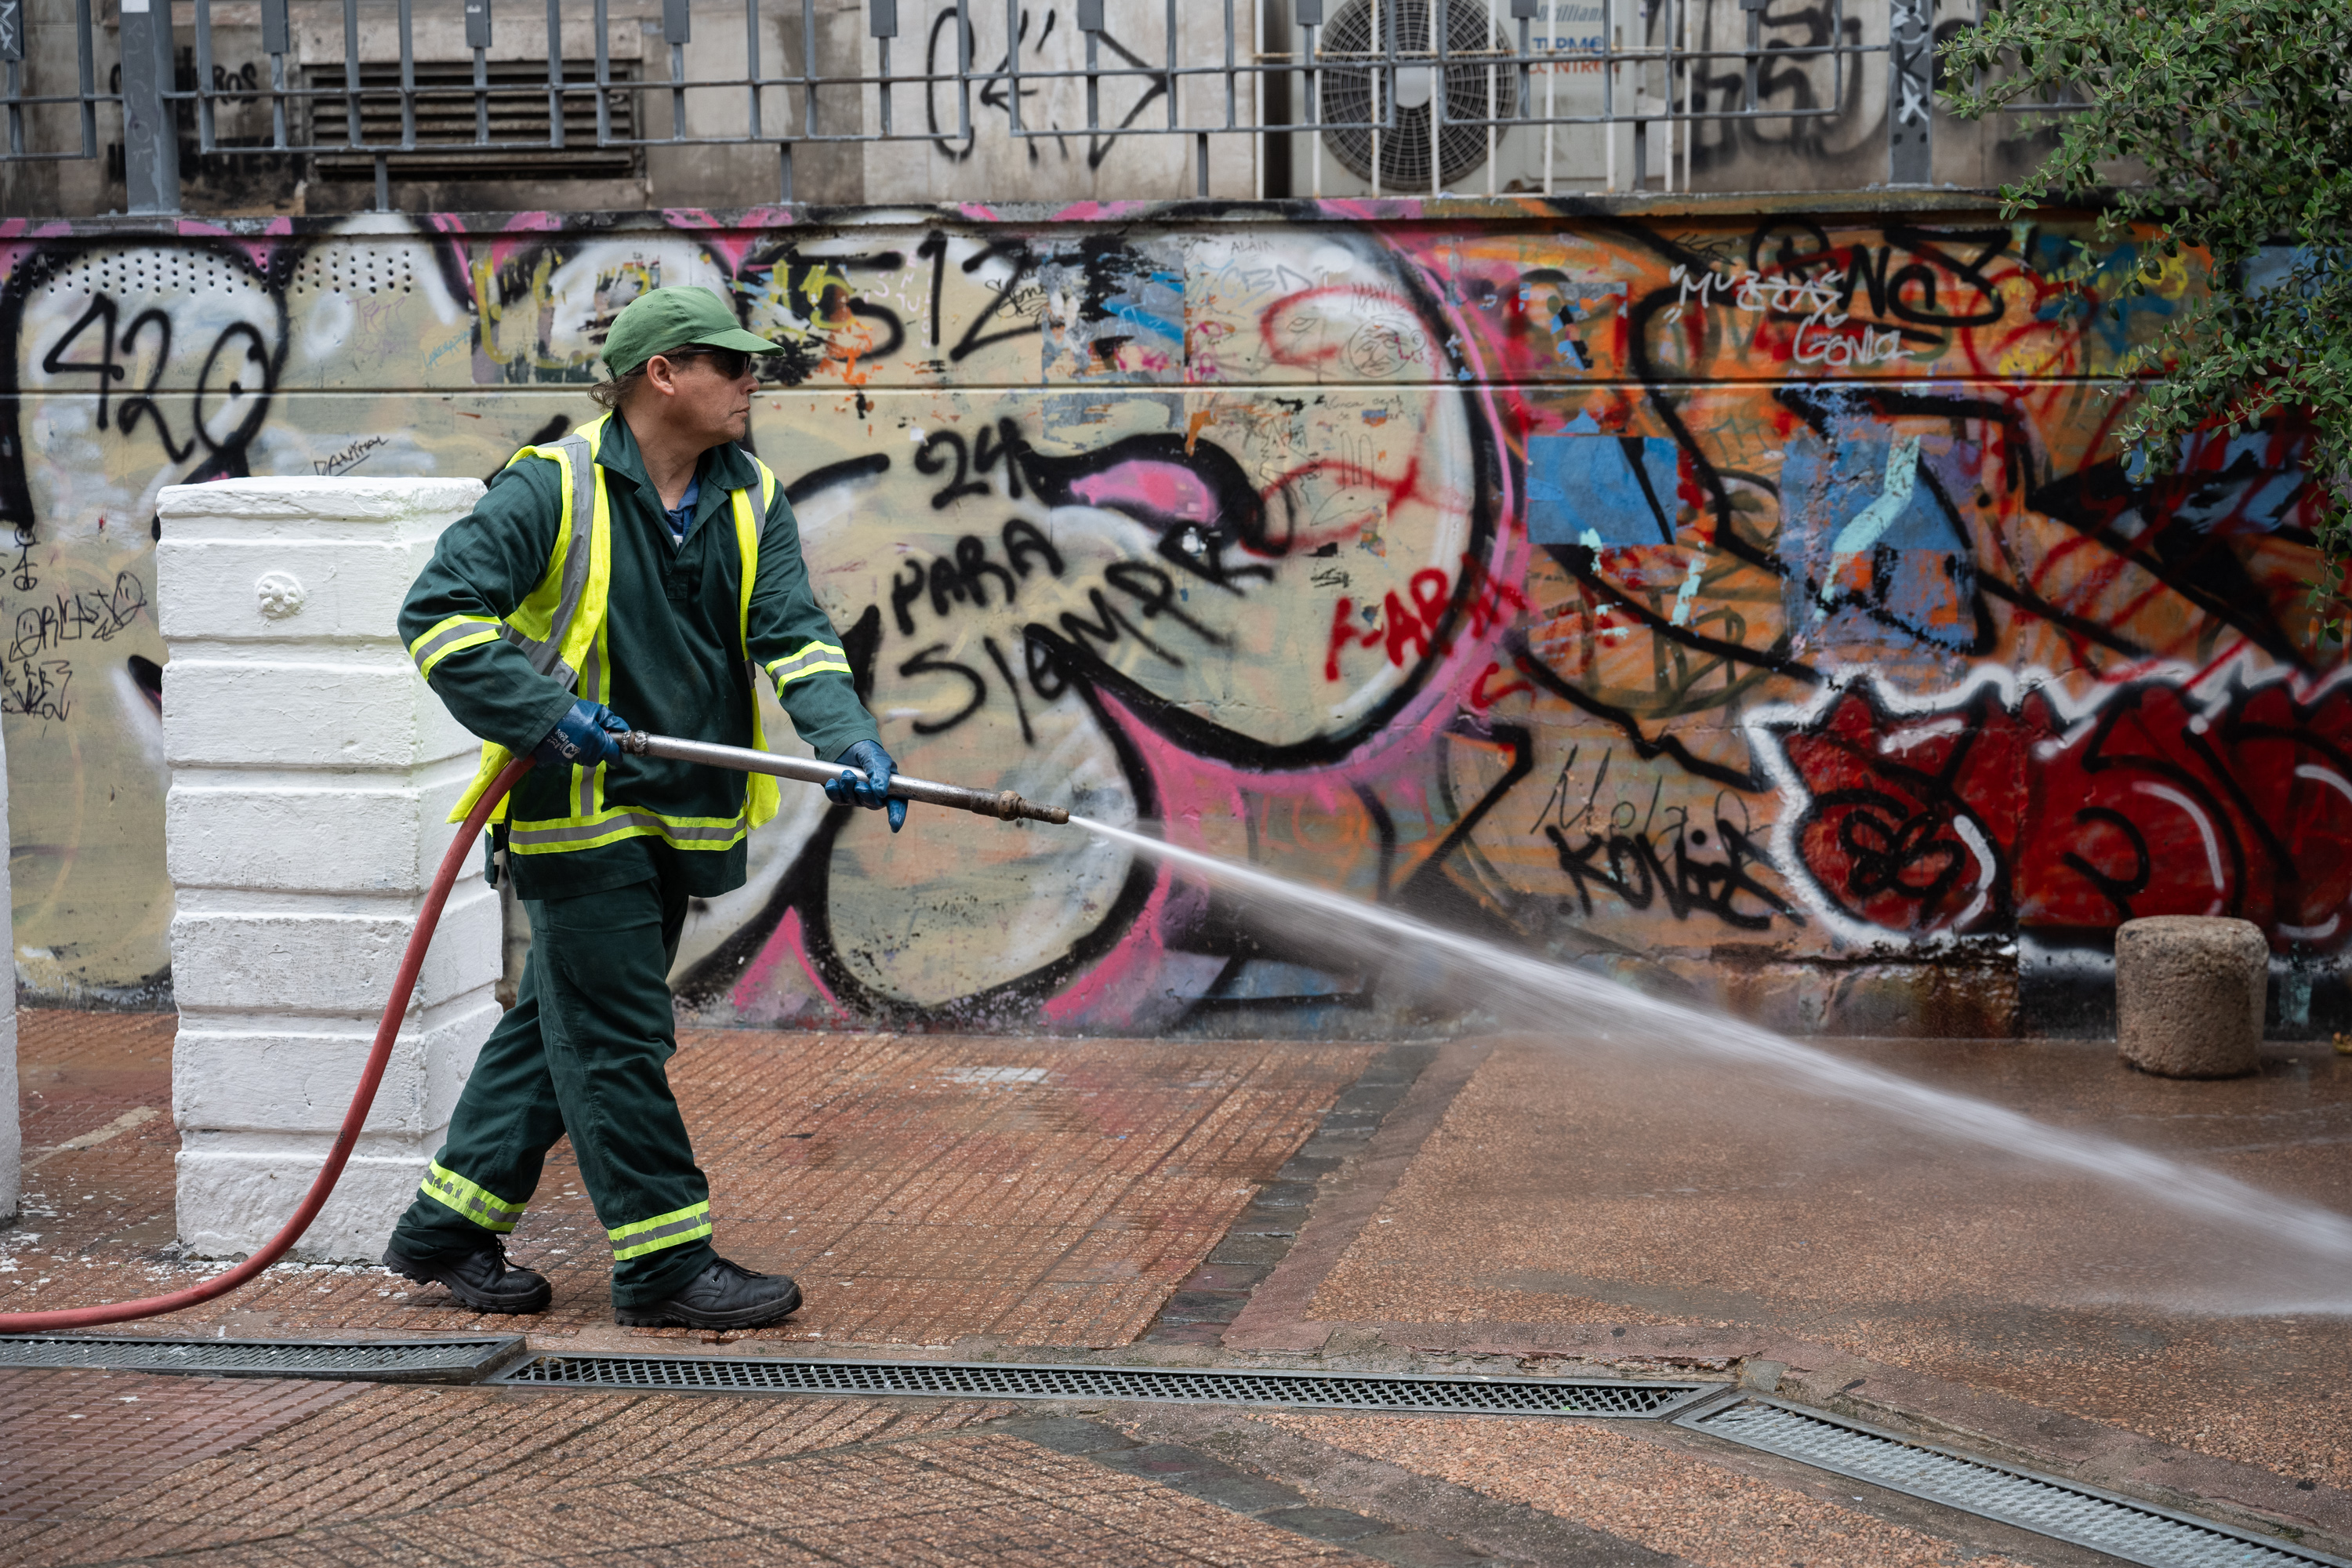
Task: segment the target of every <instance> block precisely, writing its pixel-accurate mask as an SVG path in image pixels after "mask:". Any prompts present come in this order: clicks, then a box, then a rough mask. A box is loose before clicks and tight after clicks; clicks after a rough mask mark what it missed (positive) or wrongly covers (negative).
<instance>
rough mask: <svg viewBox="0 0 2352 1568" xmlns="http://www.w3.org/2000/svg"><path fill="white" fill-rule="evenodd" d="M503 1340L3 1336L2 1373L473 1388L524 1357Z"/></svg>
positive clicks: (509, 1339)
mask: <svg viewBox="0 0 2352 1568" xmlns="http://www.w3.org/2000/svg"><path fill="white" fill-rule="evenodd" d="M523 1349H524V1346H523V1342H522V1340H521V1338H520V1336H516V1335H508V1336H506V1337H504V1338H500V1339H488V1340H484V1339H466V1340H454V1339H453V1340H394V1341H378V1342H374V1343H368V1344H354V1343H352V1342H349V1341H340V1340H151V1339H144V1338H141V1337H137V1336H132V1335H123V1336H120V1337H114V1338H100V1337H97V1336H88V1337H85V1336H81V1335H69V1334H8V1335H0V1367H49V1368H70V1367H103V1368H106V1369H108V1370H110V1371H113V1372H177V1373H201V1374H203V1375H205V1376H206V1377H324V1378H338V1379H345V1380H349V1381H352V1382H360V1383H472V1382H473V1381H475V1380H476V1379H477V1378H479V1377H480V1376H481V1375H482V1374H483V1373H487V1372H489V1371H491V1370H492V1369H494V1368H497V1367H500V1366H504V1365H505V1364H506V1363H508V1362H509V1361H512V1360H513V1359H514V1358H515V1357H516V1356H518V1355H520V1354H522V1353H523Z"/></svg>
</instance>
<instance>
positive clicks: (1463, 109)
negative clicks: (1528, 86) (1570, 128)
mask: <svg viewBox="0 0 2352 1568" xmlns="http://www.w3.org/2000/svg"><path fill="white" fill-rule="evenodd" d="M1376 4H1377V9H1378V11H1379V15H1380V30H1381V41H1385V42H1386V44H1387V45H1388V47H1389V48H1390V50H1391V51H1392V52H1393V53H1395V54H1397V55H1399V56H1419V57H1421V58H1422V60H1423V61H1425V62H1426V63H1415V64H1412V65H1401V66H1397V67H1395V68H1387V67H1381V68H1366V69H1350V68H1349V67H1348V66H1347V65H1346V64H1345V63H1341V62H1345V61H1346V60H1347V59H1348V58H1349V57H1351V56H1353V57H1357V58H1362V57H1364V56H1367V55H1377V54H1379V53H1381V41H1376V40H1375V38H1374V37H1373V34H1372V16H1373V12H1374V9H1375V5H1376ZM1436 10H1437V7H1435V6H1433V5H1431V4H1430V3H1429V0H1348V3H1347V4H1346V5H1342V6H1341V7H1340V8H1339V12H1338V14H1337V15H1335V16H1333V17H1332V18H1331V21H1330V24H1329V25H1328V26H1326V27H1325V28H1324V29H1323V34H1322V37H1320V38H1318V40H1317V44H1318V57H1319V58H1321V59H1322V60H1324V61H1326V62H1331V63H1328V64H1327V65H1326V67H1325V68H1324V69H1323V70H1322V71H1321V72H1320V73H1319V75H1320V77H1321V81H1322V103H1321V108H1320V110H1318V113H1317V115H1316V118H1317V119H1318V121H1327V122H1336V123H1339V124H1341V125H1349V124H1354V125H1359V126H1362V125H1370V124H1372V123H1376V122H1377V123H1381V124H1382V125H1387V124H1389V123H1390V122H1391V121H1393V126H1394V128H1393V129H1384V130H1382V131H1381V132H1378V133H1377V134H1378V138H1379V142H1380V170H1381V174H1380V184H1381V189H1383V190H1397V191H1406V192H1420V191H1426V190H1428V189H1429V188H1430V180H1429V171H1430V161H1431V150H1430V136H1429V132H1430V121H1431V118H1432V116H1431V112H1430V100H1432V99H1433V97H1434V96H1435V89H1436V88H1437V86H1438V85H1439V83H1438V79H1439V75H1440V72H1439V68H1438V66H1437V63H1436V58H1435V57H1436V54H1437V37H1436V35H1435V33H1434V32H1433V30H1432V26H1431V24H1432V22H1433V18H1434V15H1435V13H1436ZM1444 18H1445V52H1446V54H1447V55H1448V56H1449V57H1452V56H1460V55H1469V56H1474V57H1475V56H1476V55H1479V54H1483V53H1485V52H1486V51H1487V50H1489V49H1495V48H1500V47H1504V46H1503V40H1502V39H1501V37H1499V36H1498V35H1496V33H1494V32H1493V31H1492V30H1491V26H1490V24H1489V22H1488V19H1487V9H1486V5H1485V4H1484V0H1445V5H1444ZM1443 75H1444V92H1445V129H1444V133H1443V134H1442V135H1441V136H1440V137H1439V138H1438V143H1437V149H1436V154H1437V158H1436V161H1437V183H1438V184H1440V185H1441V186H1443V185H1451V184H1454V182H1455V181H1456V180H1459V179H1460V178H1462V176H1463V175H1465V174H1468V173H1470V172H1471V171H1472V170H1473V169H1475V168H1476V167H1478V165H1479V164H1480V163H1484V162H1486V127H1485V126H1483V125H1464V124H1460V123H1457V121H1464V120H1493V119H1496V118H1497V117H1499V116H1503V115H1507V114H1509V113H1510V112H1511V110H1512V109H1513V107H1514V106H1516V104H1517V101H1518V100H1517V89H1516V87H1515V86H1514V85H1513V82H1512V78H1511V75H1510V72H1509V71H1508V70H1507V69H1504V68H1496V67H1492V66H1482V65H1478V64H1476V63H1475V61H1473V62H1465V61H1462V60H1458V59H1454V58H1449V59H1448V60H1447V61H1446V64H1445V66H1444V73H1443ZM1374 135H1375V133H1374V132H1371V131H1369V130H1339V131H1326V132H1324V133H1323V142H1324V145H1325V146H1327V147H1328V148H1330V149H1331V155H1332V156H1333V157H1334V158H1337V159H1338V160H1339V162H1340V163H1343V164H1345V165H1346V166H1347V167H1348V169H1349V171H1350V172H1352V173H1353V174H1355V175H1356V176H1357V177H1358V178H1359V179H1365V180H1369V179H1370V178H1371V177H1372V142H1373V139H1374Z"/></svg>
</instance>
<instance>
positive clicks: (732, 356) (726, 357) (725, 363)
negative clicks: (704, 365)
mask: <svg viewBox="0 0 2352 1568" xmlns="http://www.w3.org/2000/svg"><path fill="white" fill-rule="evenodd" d="M655 357H656V358H658V359H666V360H667V361H669V363H672V364H677V363H682V362H683V361H686V360H690V359H707V360H709V362H710V368H711V369H713V370H715V371H717V372H718V373H719V375H720V377H721V378H722V379H724V380H727V381H740V380H741V379H742V377H743V373H744V372H745V371H747V370H749V369H751V355H750V354H749V353H746V352H744V351H743V350H741V349H705V348H690V349H679V350H677V352H676V353H666V354H658V355H656V356H655Z"/></svg>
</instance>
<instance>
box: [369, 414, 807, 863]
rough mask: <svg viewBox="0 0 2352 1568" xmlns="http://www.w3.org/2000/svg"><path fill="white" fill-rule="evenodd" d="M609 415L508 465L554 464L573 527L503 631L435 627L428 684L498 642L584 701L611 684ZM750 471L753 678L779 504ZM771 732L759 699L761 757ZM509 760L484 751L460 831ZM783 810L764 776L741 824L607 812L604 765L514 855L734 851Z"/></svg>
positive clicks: (763, 469) (741, 630) (420, 644)
mask: <svg viewBox="0 0 2352 1568" xmlns="http://www.w3.org/2000/svg"><path fill="white" fill-rule="evenodd" d="M611 417H612V416H611V415H609V414H608V415H604V416H601V417H599V418H596V419H592V420H590V421H589V422H588V423H587V424H585V425H583V426H581V427H580V428H579V429H577V430H575V431H573V432H572V434H571V435H569V436H566V437H563V438H562V440H560V441H557V442H554V443H552V444H551V445H548V446H543V447H524V448H522V450H520V451H519V452H517V453H516V454H515V455H514V457H513V458H511V459H510V460H509V463H508V467H509V468H511V467H513V466H514V464H516V463H520V462H521V461H522V460H523V459H524V458H544V459H547V460H548V461H551V462H553V463H555V464H556V465H557V472H558V473H559V474H560V475H561V476H562V481H561V482H562V506H563V512H564V517H565V519H566V521H567V524H568V526H567V527H566V528H565V529H564V530H563V531H562V533H560V534H559V535H558V536H557V538H556V542H555V550H554V553H553V554H552V555H551V557H550V558H549V560H548V563H547V571H546V573H545V574H543V575H542V576H541V578H540V580H539V583H538V584H537V585H536V586H535V587H533V588H532V589H531V591H530V594H529V595H527V596H526V597H525V598H524V600H523V602H522V603H521V604H520V605H517V606H516V608H515V611H514V613H513V614H512V615H510V616H507V617H506V619H505V620H504V621H502V622H499V621H485V620H482V619H480V618H479V617H467V616H452V617H450V619H448V620H446V621H443V622H442V623H441V624H440V625H438V626H434V627H432V628H431V629H430V630H428V631H426V632H425V635H424V636H423V637H419V638H417V639H416V641H415V643H414V644H412V645H410V647H409V655H410V657H411V658H414V659H415V660H416V665H417V668H418V669H419V670H421V671H423V672H425V674H428V675H429V674H430V673H431V672H432V667H433V666H434V665H435V664H437V663H439V662H440V660H441V659H443V658H446V657H447V656H448V655H450V654H452V653H454V652H456V651H457V649H458V648H460V647H474V646H476V645H477V644H479V643H484V642H488V641H490V640H491V639H492V638H494V637H501V636H502V637H505V638H506V639H507V640H508V641H509V642H510V643H512V644H514V645H515V646H516V647H519V648H520V649H522V650H523V653H524V654H525V656H526V657H527V658H530V663H531V668H534V669H537V670H538V671H539V672H540V673H541V674H542V675H548V676H551V677H553V678H554V679H557V680H560V681H562V682H563V684H564V685H565V686H566V687H568V688H570V689H572V691H573V692H575V693H576V694H577V695H578V696H579V697H580V698H581V699H582V700H584V701H589V702H602V701H604V695H605V693H606V691H608V690H609V689H610V688H611V686H612V674H613V668H612V666H613V661H612V653H611V649H610V647H608V646H607V643H606V640H605V610H606V606H607V605H608V603H609V601H610V599H611V594H612V581H613V511H612V499H611V496H610V494H609V492H608V491H607V489H606V488H605V482H604V468H602V467H601V466H600V465H598V463H597V462H596V454H597V451H598V450H599V448H600V447H601V446H602V443H603V440H604V426H605V422H606V421H607V420H609V419H610V418H611ZM751 462H752V466H753V467H754V468H757V469H758V470H759V473H760V495H759V500H758V503H757V507H756V510H755V508H754V503H753V501H752V499H751V490H750V489H749V488H748V487H747V488H745V489H736V490H730V491H729V492H728V500H729V503H730V511H731V512H732V513H733V516H734V523H735V545H736V550H737V552H738V553H739V554H740V557H741V560H742V572H743V589H742V594H741V597H740V605H739V606H738V609H739V622H738V626H737V628H736V630H737V636H738V637H740V639H741V640H740V643H739V645H738V646H739V647H741V648H742V650H743V654H744V664H745V666H746V668H752V666H751V587H752V584H753V583H754V582H755V580H756V579H757V576H758V574H759V563H760V530H761V526H762V525H763V524H764V523H765V521H766V520H767V515H768V508H769V507H771V506H772V505H773V504H774V502H775V495H776V476H775V474H774V473H773V472H772V470H771V469H770V468H768V466H767V465H766V464H765V463H762V462H761V461H760V460H759V459H758V458H752V459H751ZM811 646H812V647H816V646H819V645H814V644H812V645H811ZM843 668H845V669H846V668H847V667H846V666H844V667H843ZM752 684H753V686H754V688H755V689H756V687H757V686H758V684H759V677H758V674H757V673H756V670H755V672H754V674H753V676H752ZM764 731H765V727H764V726H763V725H762V724H761V721H760V705H759V701H758V699H757V696H756V694H755V695H754V698H753V700H752V704H751V743H752V744H753V745H754V746H756V747H759V748H761V749H763V750H764V749H765V747H766V745H767V740H766V735H765V732H764ZM513 760H514V753H513V752H509V751H508V750H507V749H506V748H505V747H504V746H501V745H499V744H497V743H496V742H483V745H482V760H481V765H480V766H479V767H478V769H476V770H475V773H474V779H473V782H472V784H469V785H468V786H467V790H466V792H465V794H464V795H461V796H459V798H458V801H457V805H456V806H455V807H454V808H453V809H452V810H451V811H450V813H449V820H450V821H452V822H462V821H464V820H465V818H466V814H467V812H468V811H470V810H472V809H473V805H474V803H475V802H476V801H477V800H479V799H480V798H481V795H482V792H483V791H485V790H486V789H488V787H489V785H490V781H491V780H493V779H495V778H496V777H497V776H498V774H499V771H500V770H501V769H503V768H504V767H505V766H506V765H507V763H510V762H512V761H513ZM778 804H779V793H778V790H777V787H776V781H775V780H774V779H773V778H771V777H769V776H768V775H767V774H765V773H754V774H752V775H751V785H750V788H749V789H748V790H747V791H746V794H745V798H744V802H743V805H744V810H743V813H742V815H741V816H735V817H729V818H719V817H703V816H664V815H662V814H661V813H659V812H654V811H647V810H645V809H643V808H642V807H632V806H607V805H605V804H604V768H603V766H602V765H599V766H597V767H593V768H582V767H574V768H572V771H571V778H570V779H569V781H567V784H566V787H565V791H564V805H566V806H567V807H568V808H569V810H568V812H567V814H566V815H565V816H557V817H545V818H540V819H537V820H531V821H525V820H522V819H520V818H517V819H515V820H513V821H512V822H511V823H509V828H508V836H507V845H508V847H509V850H511V851H512V852H513V853H515V854H518V855H553V854H562V853H563V852H565V851H567V850H574V849H593V848H596V847H600V846H602V845H606V844H614V843H617V842H619V841H620V840H622V839H624V838H640V837H660V838H662V839H664V840H665V841H667V843H669V844H671V845H673V846H675V847H677V848H680V849H727V848H731V847H734V846H735V845H737V844H739V843H740V842H742V840H743V837H744V835H745V834H746V833H748V832H749V831H750V830H751V828H754V827H757V826H759V825H760V824H761V823H763V822H765V821H767V820H768V819H769V818H770V817H772V816H775V814H776V808H777V805H778ZM491 820H492V821H494V822H504V821H507V820H508V816H507V802H505V801H501V802H499V805H498V808H497V809H496V810H495V811H493V812H492V813H491Z"/></svg>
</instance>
